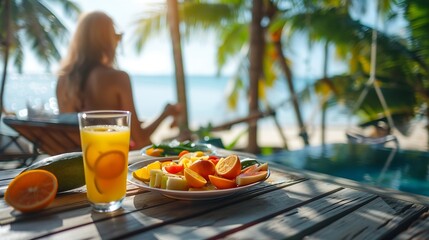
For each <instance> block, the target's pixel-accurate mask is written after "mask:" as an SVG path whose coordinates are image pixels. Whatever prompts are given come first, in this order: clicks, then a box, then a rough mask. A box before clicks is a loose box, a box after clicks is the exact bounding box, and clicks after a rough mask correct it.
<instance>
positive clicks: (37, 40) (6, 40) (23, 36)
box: [0, 0, 80, 114]
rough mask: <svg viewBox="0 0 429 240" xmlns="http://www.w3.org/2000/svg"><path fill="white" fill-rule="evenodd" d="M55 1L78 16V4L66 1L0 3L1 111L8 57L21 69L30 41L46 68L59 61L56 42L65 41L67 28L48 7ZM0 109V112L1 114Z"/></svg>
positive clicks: (8, 1) (71, 15) (65, 11)
mask: <svg viewBox="0 0 429 240" xmlns="http://www.w3.org/2000/svg"><path fill="white" fill-rule="evenodd" d="M55 4H58V6H60V7H62V9H63V11H64V13H66V15H67V16H70V17H72V18H73V17H77V16H78V14H79V13H80V9H79V7H78V6H77V5H76V4H75V3H73V2H72V1H68V0H57V1H51V2H50V4H45V3H43V2H40V1H17V0H16V1H14V0H6V1H2V2H1V3H0V18H1V19H2V21H1V22H0V39H1V40H2V41H1V42H2V43H3V44H1V45H0V48H1V49H0V50H1V51H0V54H2V55H3V59H4V63H3V64H4V65H3V76H2V77H3V79H2V83H1V89H0V109H1V110H2V111H1V112H3V110H4V109H3V92H4V86H5V82H6V75H7V69H8V63H9V59H13V60H14V62H13V63H14V66H15V67H17V69H18V71H19V72H22V66H23V62H24V57H25V54H24V50H23V48H24V46H25V45H26V44H29V45H30V47H31V49H32V50H33V52H34V53H35V56H36V57H37V59H38V60H40V62H42V63H45V64H46V66H48V67H49V65H50V63H51V61H58V60H59V59H60V53H59V50H58V45H59V44H60V43H61V42H62V40H65V37H66V36H67V29H66V27H65V26H64V24H63V23H62V21H61V20H60V19H59V18H58V17H57V15H56V14H55V13H54V12H53V11H51V10H50V8H49V6H51V5H55ZM1 112H0V114H1Z"/></svg>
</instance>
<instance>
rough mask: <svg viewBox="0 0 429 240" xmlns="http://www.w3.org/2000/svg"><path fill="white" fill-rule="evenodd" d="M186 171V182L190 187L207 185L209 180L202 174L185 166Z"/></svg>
mask: <svg viewBox="0 0 429 240" xmlns="http://www.w3.org/2000/svg"><path fill="white" fill-rule="evenodd" d="M184 171H185V179H186V182H187V183H188V185H189V186H190V187H193V188H200V187H202V186H204V185H206V183H207V180H206V179H205V178H203V177H202V176H201V175H199V174H198V173H196V172H195V171H193V170H191V169H189V168H185V170H184Z"/></svg>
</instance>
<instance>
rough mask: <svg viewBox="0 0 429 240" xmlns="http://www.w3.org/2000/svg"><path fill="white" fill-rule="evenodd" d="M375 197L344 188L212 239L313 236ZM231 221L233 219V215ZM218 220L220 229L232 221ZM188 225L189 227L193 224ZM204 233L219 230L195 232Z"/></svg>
mask: <svg viewBox="0 0 429 240" xmlns="http://www.w3.org/2000/svg"><path fill="white" fill-rule="evenodd" d="M374 198H375V195H373V194H369V193H365V192H359V191H356V190H352V189H343V190H341V191H338V192H335V193H333V194H331V195H328V196H326V197H324V198H321V199H318V200H316V201H312V202H309V203H308V204H305V205H302V206H299V207H297V208H294V209H290V210H289V209H285V210H287V211H285V212H280V213H278V214H276V215H275V216H268V217H265V218H262V219H258V220H257V221H252V222H248V223H247V224H245V225H242V224H237V223H236V224H234V225H231V223H230V226H231V229H229V230H228V231H225V232H220V233H216V235H213V236H211V237H212V238H226V239H244V238H247V237H248V236H252V238H253V239H285V238H294V239H301V238H303V237H305V236H306V235H308V234H309V233H312V232H314V231H317V230H319V229H321V228H323V227H324V226H326V225H329V224H330V223H332V222H333V221H335V220H337V219H338V218H341V217H343V216H345V215H347V214H349V213H350V212H352V211H353V210H355V209H357V208H359V207H360V206H362V205H364V204H366V203H368V202H369V201H371V200H373V199H374ZM212 217H216V216H212ZM227 218H230V216H228V217H227ZM215 220H216V225H217V226H219V227H220V226H222V225H226V223H224V222H223V221H228V222H230V220H226V219H225V218H224V219H221V218H220V217H219V216H218V217H217V219H215ZM239 222H240V221H238V223H239ZM186 224H187V225H189V224H190V223H186ZM181 225H184V224H181ZM204 230H205V231H206V232H208V231H211V232H212V234H213V231H216V230H217V229H216V228H214V227H212V226H210V227H201V228H199V229H195V231H192V232H191V233H192V234H195V236H198V235H201V234H204Z"/></svg>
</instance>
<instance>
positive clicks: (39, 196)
mask: <svg viewBox="0 0 429 240" xmlns="http://www.w3.org/2000/svg"><path fill="white" fill-rule="evenodd" d="M57 190H58V181H57V178H56V177H55V175H54V174H52V173H50V172H48V171H45V170H30V171H26V172H23V173H22V174H20V175H18V176H16V177H15V179H13V180H12V182H10V184H9V186H8V188H7V190H6V192H5V197H4V199H5V201H6V202H7V203H8V204H9V205H10V206H12V207H14V208H15V209H17V210H19V211H21V212H24V213H26V212H35V211H39V210H41V209H43V208H45V207H47V206H48V205H49V204H50V203H51V202H52V201H53V200H54V199H55V195H56V194H57Z"/></svg>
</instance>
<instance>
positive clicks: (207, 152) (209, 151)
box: [140, 143, 215, 158]
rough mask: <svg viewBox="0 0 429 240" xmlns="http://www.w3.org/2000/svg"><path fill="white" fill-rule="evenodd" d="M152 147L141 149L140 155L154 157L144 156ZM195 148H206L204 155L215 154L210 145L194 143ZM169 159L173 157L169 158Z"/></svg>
mask: <svg viewBox="0 0 429 240" xmlns="http://www.w3.org/2000/svg"><path fill="white" fill-rule="evenodd" d="M152 146H153V145H149V146H146V147H144V148H142V149H141V150H140V153H141V155H143V156H147V157H154V156H150V155H147V154H146V151H147V150H148V149H149V148H151V147H152ZM195 146H198V147H206V148H207V151H204V153H206V154H215V147H213V146H212V145H211V144H205V143H195ZM169 157H173V156H169ZM156 158H159V157H156Z"/></svg>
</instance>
